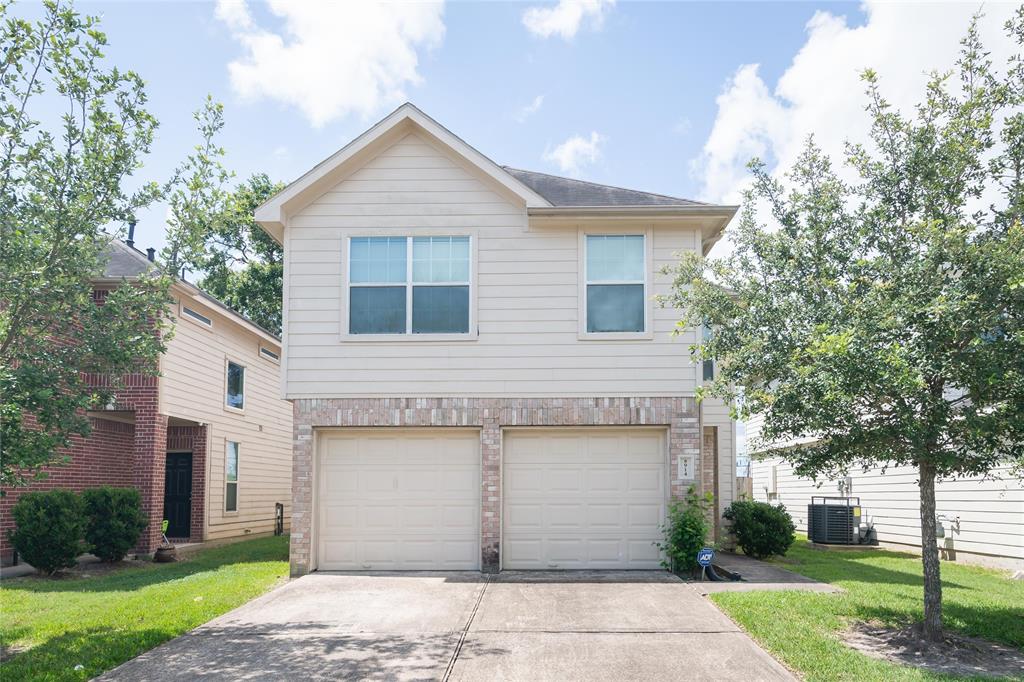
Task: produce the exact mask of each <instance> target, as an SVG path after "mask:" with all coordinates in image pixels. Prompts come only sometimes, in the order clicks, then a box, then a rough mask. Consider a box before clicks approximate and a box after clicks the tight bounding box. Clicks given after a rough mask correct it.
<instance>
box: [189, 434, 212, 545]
mask: <svg viewBox="0 0 1024 682" xmlns="http://www.w3.org/2000/svg"><path fill="white" fill-rule="evenodd" d="M209 428H210V427H209V425H204V426H195V427H193V428H192V432H193V436H192V527H191V528H190V530H189V540H190V541H192V542H202V541H203V540H205V539H206V534H205V531H206V443H207V431H208V430H209Z"/></svg>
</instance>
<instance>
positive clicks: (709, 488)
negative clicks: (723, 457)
mask: <svg viewBox="0 0 1024 682" xmlns="http://www.w3.org/2000/svg"><path fill="white" fill-rule="evenodd" d="M701 450H702V452H701V455H702V456H701V465H700V477H701V487H702V489H703V490H704V492H710V493H711V494H712V495H714V497H715V500H714V504H713V505H712V506H711V508H710V509H708V520H709V521H711V523H712V532H713V533H714V537H715V539H716V540H717V539H718V538H720V537H721V533H720V528H721V511H720V505H719V500H718V496H719V490H718V427H717V426H705V427H704V437H703V442H702V443H701Z"/></svg>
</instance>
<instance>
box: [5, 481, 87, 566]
mask: <svg viewBox="0 0 1024 682" xmlns="http://www.w3.org/2000/svg"><path fill="white" fill-rule="evenodd" d="M11 517H12V518H13V519H14V524H15V526H16V527H15V530H14V531H13V532H11V533H9V534H8V537H9V538H10V541H11V545H12V546H13V547H14V549H16V550H18V554H20V555H21V557H22V558H23V559H24V560H25V561H26V562H28V563H30V564H32V566H34V567H35V568H36V569H37V570H39V571H40V572H42V573H46V574H48V575H49V574H53V573H56V572H57V571H59V570H61V569H62V568H72V567H73V566H75V564H76V559H77V558H78V555H79V554H81V553H82V551H83V550H84V547H83V545H82V532H83V530H84V528H85V518H84V516H83V514H82V498H80V497H79V496H78V495H76V494H75V493H73V492H71V491H70V490H50V491H48V492H38V493H25V494H24V495H22V496H21V499H20V500H18V502H17V504H15V505H14V507H13V508H12V509H11Z"/></svg>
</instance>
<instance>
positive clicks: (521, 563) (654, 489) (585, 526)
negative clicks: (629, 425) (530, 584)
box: [502, 428, 668, 569]
mask: <svg viewBox="0 0 1024 682" xmlns="http://www.w3.org/2000/svg"><path fill="white" fill-rule="evenodd" d="M664 443H665V432H664V430H661V429H614V430H610V429H597V428H595V429H565V430H564V431H562V432H557V431H554V430H545V431H539V430H538V431H535V432H531V431H527V430H523V431H512V430H510V431H508V432H507V433H506V434H505V440H504V445H503V452H504V468H505V494H504V510H503V528H502V533H503V550H504V559H503V564H504V566H505V568H510V569H516V568H519V569H531V568H533V569H547V568H561V569H574V568H600V569H616V568H618V569H622V568H629V569H652V568H658V567H659V565H660V556H659V552H658V550H657V548H656V547H655V546H654V543H655V542H657V541H659V540H660V539H661V530H660V525H661V523H662V521H663V520H664V517H665V508H666V504H665V503H666V498H667V494H668V490H667V477H666V470H667V460H666V457H665V450H664V448H665V446H664ZM570 480H571V481H573V482H574V484H573V485H568V484H567V481H570ZM576 483H578V485H576Z"/></svg>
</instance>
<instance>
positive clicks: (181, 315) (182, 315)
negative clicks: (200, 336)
mask: <svg viewBox="0 0 1024 682" xmlns="http://www.w3.org/2000/svg"><path fill="white" fill-rule="evenodd" d="M186 310H188V311H189V312H185V311H186ZM190 313H192V314H195V315H202V316H203V317H205V318H206V319H208V320H209V322H203V321H202V320H200V319H198V318H195V317H193V316H192V314H190ZM178 319H179V320H188V321H189V322H191V323H192V324H194V325H196V326H197V327H202V328H203V329H206V330H211V329H213V318H212V317H210V316H209V315H204V314H203V313H202V312H200V311H198V310H196V309H195V308H193V307H192V306H187V305H185V302H184V301H178Z"/></svg>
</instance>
